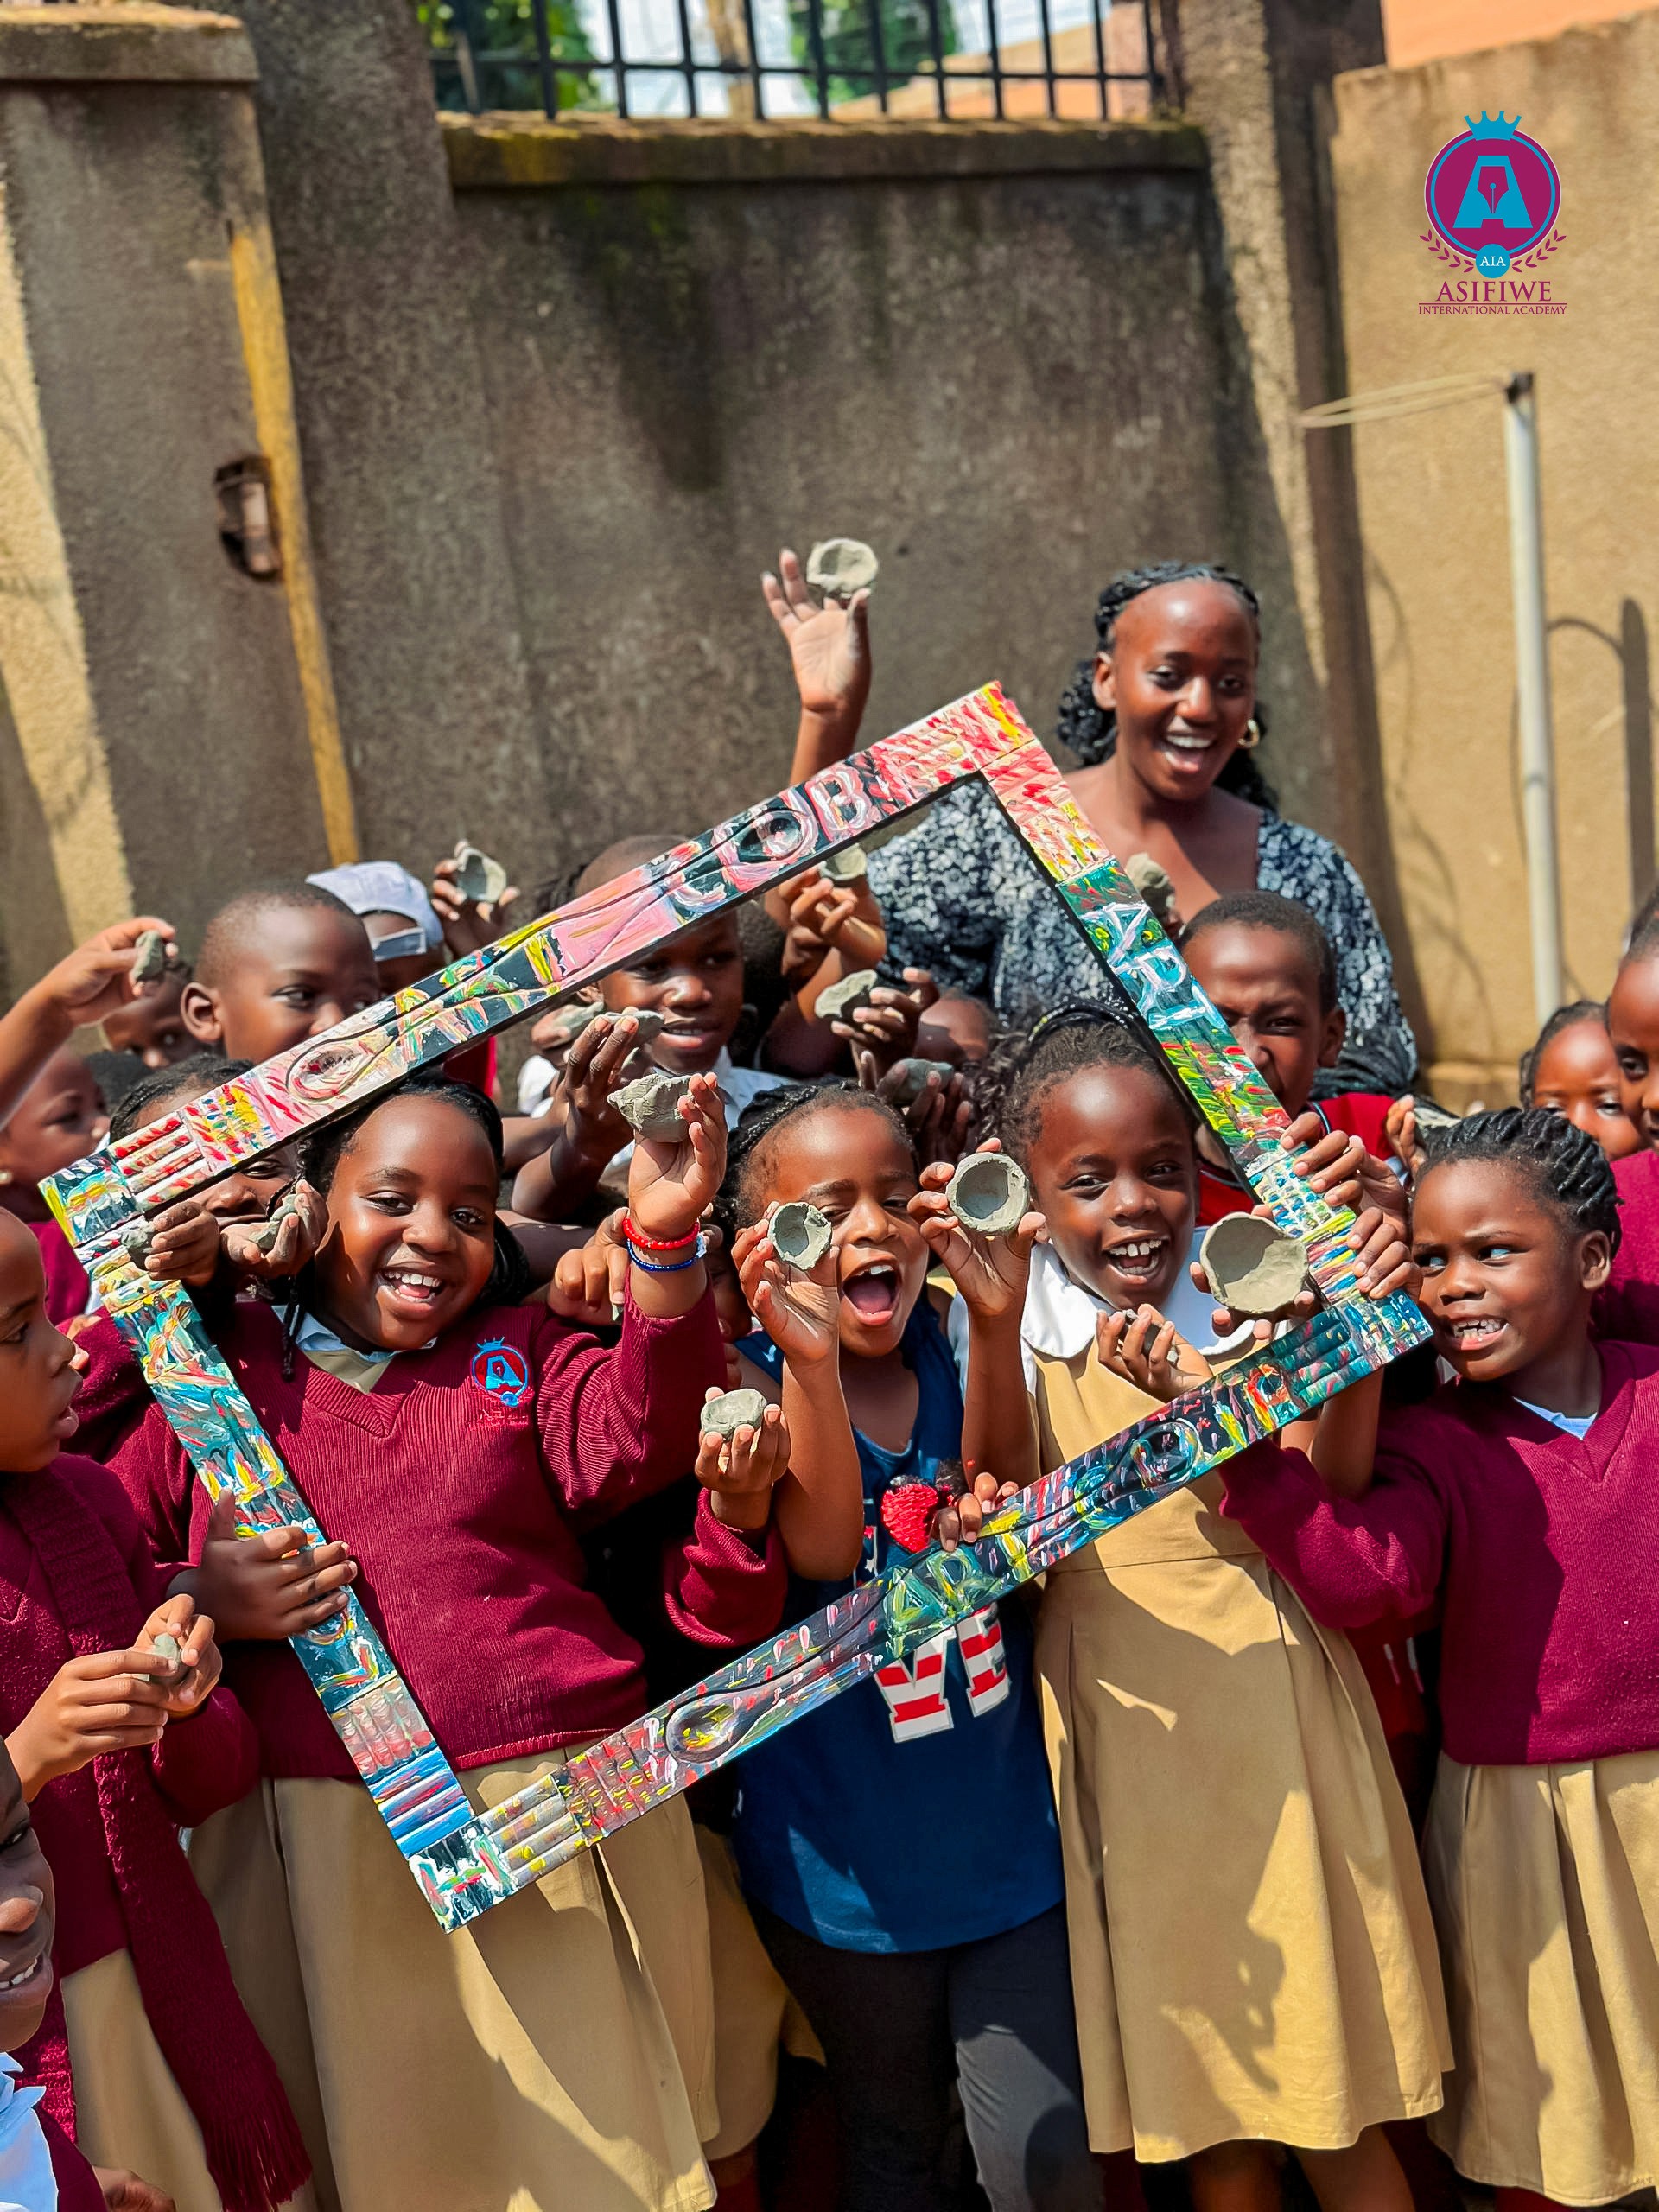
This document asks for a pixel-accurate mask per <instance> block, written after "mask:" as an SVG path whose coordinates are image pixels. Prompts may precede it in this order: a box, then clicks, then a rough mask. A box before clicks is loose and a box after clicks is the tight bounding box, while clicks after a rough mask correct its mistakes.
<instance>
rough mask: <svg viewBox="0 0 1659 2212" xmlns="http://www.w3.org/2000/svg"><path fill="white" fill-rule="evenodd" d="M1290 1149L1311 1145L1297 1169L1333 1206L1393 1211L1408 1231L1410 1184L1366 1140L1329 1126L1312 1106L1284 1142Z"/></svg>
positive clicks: (1302, 1115) (1300, 1115) (1355, 1210)
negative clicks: (1377, 1156) (1369, 1149)
mask: <svg viewBox="0 0 1659 2212" xmlns="http://www.w3.org/2000/svg"><path fill="white" fill-rule="evenodd" d="M1279 1141H1280V1143H1281V1145H1282V1146H1283V1147H1284V1148H1285V1149H1286V1150H1287V1151H1289V1150H1291V1149H1292V1148H1293V1147H1294V1146H1296V1145H1299V1144H1305V1145H1306V1147H1307V1150H1306V1152H1305V1153H1304V1154H1303V1155H1302V1157H1301V1158H1300V1160H1298V1161H1297V1162H1296V1166H1295V1168H1294V1173H1296V1174H1298V1175H1300V1176H1301V1177H1302V1178H1303V1179H1305V1180H1306V1182H1307V1183H1308V1184H1310V1185H1312V1187H1313V1189H1314V1190H1316V1191H1318V1192H1319V1194H1320V1196H1321V1197H1322V1198H1328V1199H1329V1200H1330V1202H1331V1204H1332V1205H1333V1206H1347V1207H1348V1208H1350V1209H1351V1211H1353V1212H1355V1213H1357V1212H1358V1211H1359V1210H1360V1208H1361V1207H1362V1206H1376V1207H1379V1208H1380V1209H1381V1210H1382V1211H1383V1212H1384V1213H1386V1214H1390V1215H1392V1216H1393V1217H1394V1218H1395V1220H1396V1221H1397V1222H1398V1223H1399V1224H1400V1228H1401V1230H1402V1232H1403V1231H1404V1230H1405V1227H1406V1192H1405V1185H1403V1184H1402V1182H1401V1180H1400V1178H1399V1177H1398V1176H1397V1175H1396V1174H1395V1172H1394V1170H1393V1168H1391V1167H1390V1166H1389V1164H1388V1162H1387V1160H1377V1159H1375V1158H1373V1156H1372V1155H1371V1154H1370V1153H1369V1152H1367V1151H1366V1149H1365V1145H1364V1141H1363V1138H1360V1137H1355V1136H1349V1135H1346V1134H1345V1133H1344V1131H1343V1130H1341V1129H1327V1128H1325V1123H1324V1122H1323V1121H1322V1120H1321V1119H1320V1117H1319V1115H1317V1114H1315V1113H1314V1112H1313V1111H1312V1110H1311V1109H1310V1110H1309V1111H1308V1112H1307V1113H1306V1114H1299V1115H1298V1116H1296V1119H1295V1120H1294V1122H1292V1123H1291V1125H1290V1127H1289V1128H1287V1130H1286V1131H1285V1132H1284V1134H1283V1135H1282V1136H1281V1138H1280V1140H1279Z"/></svg>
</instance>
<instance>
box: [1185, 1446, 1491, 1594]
mask: <svg viewBox="0 0 1659 2212" xmlns="http://www.w3.org/2000/svg"><path fill="white" fill-rule="evenodd" d="M1222 1478H1223V1480H1224V1484H1225V1485H1226V1498H1225V1502H1224V1505H1223V1508H1222V1510H1223V1511H1224V1514H1225V1515H1226V1517H1227V1518H1228V1519H1229V1520H1230V1521H1236V1522H1238V1523H1239V1524H1240V1526H1241V1527H1242V1528H1243V1529H1244V1530H1245V1531H1246V1533H1247V1534H1248V1535H1250V1536H1251V1537H1253V1538H1254V1540H1255V1542H1257V1543H1258V1544H1260V1546H1261V1547H1262V1553H1263V1554H1264V1555H1265V1557H1266V1558H1267V1559H1268V1561H1269V1562H1270V1564H1271V1565H1272V1566H1274V1567H1276V1568H1277V1569H1278V1571H1279V1573H1281V1574H1282V1575H1283V1576H1284V1578H1285V1580H1286V1581H1287V1582H1288V1583H1289V1585H1290V1586H1291V1588H1292V1589H1293V1590H1294V1592H1296V1594H1297V1596H1298V1597H1299V1598H1300V1599H1301V1600H1302V1602H1303V1604H1304V1605H1306V1607H1307V1609H1308V1611H1309V1612H1310V1613H1312V1614H1313V1618H1314V1619H1315V1620H1317V1621H1322V1622H1324V1623H1325V1625H1326V1626H1327V1627H1330V1628H1363V1627H1365V1626H1366V1625H1367V1624H1369V1623H1370V1622H1372V1621H1376V1620H1384V1619H1388V1618H1395V1617H1399V1616H1403V1615H1408V1614H1411V1613H1415V1612H1420V1611H1422V1609H1423V1608H1424V1607H1425V1606H1426V1605H1428V1604H1429V1603H1430V1602H1431V1600H1432V1599H1433V1597H1434V1594H1435V1592H1436V1591H1437V1590H1438V1589H1439V1587H1440V1574H1441V1569H1442V1566H1443V1563H1444V1560H1445V1556H1446V1528H1447V1518H1446V1505H1445V1501H1444V1500H1443V1499H1442V1498H1441V1497H1440V1492H1439V1491H1438V1490H1437V1489H1436V1488H1435V1486H1434V1484H1433V1483H1432V1482H1431V1481H1429V1480H1427V1478H1426V1477H1425V1475H1424V1474H1423V1472H1422V1471H1421V1470H1420V1469H1419V1468H1417V1467H1416V1466H1415V1465H1414V1463H1413V1462H1412V1461H1411V1460H1410V1459H1407V1458H1405V1457H1403V1456H1402V1455H1399V1454H1395V1453H1390V1452H1388V1451H1387V1450H1386V1449H1380V1450H1379V1452H1378V1454H1377V1462H1376V1477H1375V1478H1374V1480H1373V1482H1372V1484H1371V1487H1370V1490H1369V1491H1367V1492H1366V1493H1365V1495H1364V1497H1361V1498H1337V1497H1332V1495H1331V1493H1330V1491H1328V1490H1326V1488H1325V1484H1323V1483H1322V1482H1321V1481H1320V1480H1319V1473H1318V1471H1317V1470H1316V1468H1315V1467H1314V1466H1313V1462H1312V1461H1311V1460H1310V1459H1307V1458H1306V1455H1305V1454H1304V1453H1302V1452H1295V1451H1292V1450H1289V1449H1288V1448H1287V1449H1283V1450H1281V1449H1280V1448H1278V1447H1277V1446H1274V1445H1273V1444H1256V1445H1252V1446H1251V1447H1250V1449H1249V1451H1248V1452H1240V1453H1239V1454H1238V1455H1237V1457H1236V1459H1229V1460H1228V1461H1226V1463H1225V1464H1224V1466H1223V1468H1222Z"/></svg>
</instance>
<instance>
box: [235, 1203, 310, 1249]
mask: <svg viewBox="0 0 1659 2212" xmlns="http://www.w3.org/2000/svg"><path fill="white" fill-rule="evenodd" d="M299 1211H300V1202H299V1200H298V1199H297V1198H296V1197H295V1195H294V1193H293V1192H292V1191H284V1192H283V1195H282V1197H281V1198H278V1199H277V1210H276V1211H275V1212H274V1213H268V1214H267V1215H266V1216H265V1218H264V1221H263V1222H262V1223H261V1224H260V1225H259V1227H258V1228H257V1229H256V1230H255V1231H254V1232H253V1235H252V1236H251V1237H250V1239H249V1240H248V1241H249V1243H251V1245H252V1246H253V1249H254V1250H255V1251H256V1252H269V1251H270V1248H271V1247H272V1245H273V1244H275V1243H276V1242H277V1238H278V1237H279V1236H281V1235H282V1231H283V1223H284V1222H285V1221H292V1220H293V1218H294V1217H295V1215H296V1213H298V1212H299Z"/></svg>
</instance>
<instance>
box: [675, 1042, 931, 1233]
mask: <svg viewBox="0 0 1659 2212" xmlns="http://www.w3.org/2000/svg"><path fill="white" fill-rule="evenodd" d="M835 1106H843V1107H844V1106H850V1107H853V1108H854V1109H856V1110H857V1111H858V1112H860V1113H866V1114H874V1115H877V1116H880V1119H881V1120H882V1121H884V1122H886V1123H887V1127H888V1128H890V1129H891V1130H892V1131H893V1134H894V1135H896V1136H897V1137H898V1138H899V1141H900V1142H901V1143H902V1144H903V1145H904V1147H905V1148H906V1151H907V1152H909V1153H911V1154H912V1155H913V1154H914V1152H915V1148H916V1147H915V1145H914V1143H913V1141H912V1137H911V1134H910V1131H909V1130H908V1129H907V1128H906V1126H905V1122H904V1117H903V1116H902V1115H901V1114H899V1112H898V1111H897V1109H895V1108H893V1107H892V1106H890V1105H889V1104H888V1103H887V1100H886V1099H885V1098H878V1097H877V1096H876V1095H875V1093H874V1091H873V1090H860V1089H859V1087H858V1085H857V1084H854V1083H848V1082H846V1081H844V1080H842V1079H840V1078H837V1079H836V1080H835V1081H833V1082H829V1083H791V1084H780V1085H779V1087H778V1088H777V1089H776V1090H763V1091H762V1092H761V1093H760V1096H759V1097H757V1098H753V1099H751V1100H750V1102H749V1103H748V1104H747V1106H746V1107H745V1108H744V1109H743V1111H742V1112H741V1114H740V1115H739V1116H738V1121H737V1127H736V1128H734V1130H733V1131H732V1133H731V1135H730V1136H729V1137H728V1139H727V1141H726V1178H725V1180H724V1181H723V1182H722V1183H721V1186H720V1191H719V1193H718V1195H717V1196H716V1198H715V1205H714V1217H715V1226H716V1228H718V1229H719V1230H720V1231H721V1235H722V1236H724V1237H725V1240H726V1249H727V1250H728V1252H729V1251H730V1249H731V1248H732V1240H733V1238H734V1237H735V1236H736V1235H737V1234H738V1231H739V1230H743V1229H747V1228H748V1226H749V1225H750V1224H751V1223H752V1222H756V1221H759V1219H760V1216H761V1215H762V1214H763V1213H764V1212H765V1211H766V1201H765V1199H764V1198H762V1197H761V1195H760V1186H761V1182H762V1179H763V1175H764V1172H765V1166H766V1150H767V1147H768V1146H769V1144H770V1142H771V1141H772V1138H773V1137H774V1136H775V1135H777V1133H778V1131H779V1129H780V1128H782V1127H783V1126H784V1124H785V1122H798V1121H806V1120H808V1119H810V1116H812V1115H814V1114H818V1113H823V1112H824V1111H825V1110H826V1109H829V1108H830V1107H835Z"/></svg>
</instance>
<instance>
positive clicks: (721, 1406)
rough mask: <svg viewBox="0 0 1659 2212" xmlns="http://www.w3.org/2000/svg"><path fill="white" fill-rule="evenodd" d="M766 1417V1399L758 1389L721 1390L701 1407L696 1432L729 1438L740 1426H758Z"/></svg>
mask: <svg viewBox="0 0 1659 2212" xmlns="http://www.w3.org/2000/svg"><path fill="white" fill-rule="evenodd" d="M700 1418H701V1420H702V1428H701V1429H700V1431H699V1432H698V1433H699V1434H700V1435H703V1436H723V1437H726V1438H728V1440H729V1439H730V1438H732V1437H734V1436H735V1435H736V1434H737V1432H738V1430H739V1429H740V1428H759V1427H760V1424H761V1423H762V1421H765V1419H766V1400H765V1399H764V1398H763V1397H762V1396H761V1395H760V1392H759V1391H758V1390H722V1391H721V1394H720V1395H719V1396H718V1397H717V1398H710V1399H709V1402H708V1404H707V1405H706V1406H705V1407H704V1408H703V1409H702V1415H701V1416H700Z"/></svg>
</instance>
